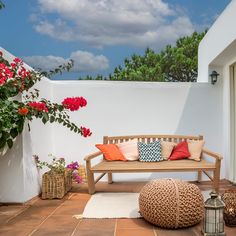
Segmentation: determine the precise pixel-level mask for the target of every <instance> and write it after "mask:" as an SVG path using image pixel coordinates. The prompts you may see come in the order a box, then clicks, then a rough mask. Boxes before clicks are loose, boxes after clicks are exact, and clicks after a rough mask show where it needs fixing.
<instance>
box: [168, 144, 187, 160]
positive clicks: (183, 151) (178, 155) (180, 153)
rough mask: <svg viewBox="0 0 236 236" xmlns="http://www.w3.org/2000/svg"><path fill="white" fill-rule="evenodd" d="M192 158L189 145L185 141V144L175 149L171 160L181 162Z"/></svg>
mask: <svg viewBox="0 0 236 236" xmlns="http://www.w3.org/2000/svg"><path fill="white" fill-rule="evenodd" d="M190 156H191V154H190V152H189V150H188V143H187V142H186V141H183V142H180V143H178V144H177V145H176V146H175V147H174V149H173V151H172V153H171V156H170V158H169V160H180V159H185V158H188V157H190Z"/></svg>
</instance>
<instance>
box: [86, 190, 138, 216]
mask: <svg viewBox="0 0 236 236" xmlns="http://www.w3.org/2000/svg"><path fill="white" fill-rule="evenodd" d="M138 196H139V193H96V194H94V195H93V196H92V197H91V198H90V199H89V201H88V203H87V205H86V207H85V209H84V212H83V218H139V217H141V216H140V214H139V212H138V211H139V206H138Z"/></svg>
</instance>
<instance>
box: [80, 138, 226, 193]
mask: <svg viewBox="0 0 236 236" xmlns="http://www.w3.org/2000/svg"><path fill="white" fill-rule="evenodd" d="M132 139H137V140H138V141H141V142H145V143H149V142H153V141H156V140H163V141H171V142H176V143H178V142H180V141H184V140H202V139H203V136H201V135H199V136H183V135H134V136H114V137H108V136H104V137H103V143H104V144H109V143H115V144H116V143H121V142H126V141H129V140H132ZM101 155H102V152H100V151H99V152H95V153H93V154H90V155H88V156H86V157H85V158H84V160H85V161H86V170H87V178H88V192H89V193H90V194H93V193H94V192H95V184H96V183H97V182H98V181H99V180H100V179H101V178H102V177H103V176H104V175H105V174H107V175H108V183H112V173H137V172H197V173H198V179H197V180H198V181H199V182H200V181H201V179H202V173H205V174H206V175H207V176H208V177H209V179H210V180H211V181H212V182H213V189H215V190H216V191H217V192H218V191H219V181H220V166H221V160H222V159H223V158H222V156H221V155H219V154H217V153H214V152H211V151H209V150H207V149H205V148H204V149H203V151H202V158H201V161H199V162H197V161H193V160H188V159H184V160H175V161H161V162H140V161H126V162H124V161H106V160H105V159H104V158H103V159H102V160H101V161H100V162H99V163H98V164H95V165H92V163H91V160H92V159H94V158H97V157H99V156H101ZM206 156H208V157H210V158H208V160H206V158H205V157H206ZM209 159H212V161H211V160H209ZM209 171H211V172H213V175H210V174H209ZM95 173H101V175H100V176H99V177H98V178H97V179H94V174H95Z"/></svg>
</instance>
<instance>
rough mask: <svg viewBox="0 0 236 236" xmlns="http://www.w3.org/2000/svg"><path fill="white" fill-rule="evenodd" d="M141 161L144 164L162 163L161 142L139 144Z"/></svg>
mask: <svg viewBox="0 0 236 236" xmlns="http://www.w3.org/2000/svg"><path fill="white" fill-rule="evenodd" d="M138 152H139V160H140V161H143V162H154V161H155V162H157V161H162V160H163V159H162V157H161V142H160V141H155V142H152V143H142V142H138Z"/></svg>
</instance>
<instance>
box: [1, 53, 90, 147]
mask: <svg viewBox="0 0 236 236" xmlns="http://www.w3.org/2000/svg"><path fill="white" fill-rule="evenodd" d="M72 66H73V62H70V63H68V64H67V65H61V66H59V67H58V68H56V69H55V70H53V71H50V72H49V73H46V72H39V71H35V70H29V69H26V67H25V66H24V63H23V61H22V60H20V59H19V58H15V59H14V60H13V61H12V62H9V61H7V60H6V59H4V57H3V53H2V52H1V51H0V148H3V147H9V148H11V147H12V146H13V141H14V139H15V138H16V137H17V136H18V135H19V134H21V133H22V131H23V128H24V124H25V122H26V121H32V120H33V119H34V118H39V119H41V120H42V122H43V123H44V124H45V123H47V122H50V123H53V122H58V123H60V124H62V125H63V126H65V127H67V128H68V129H70V130H71V131H73V132H75V133H78V134H80V135H82V136H84V137H88V136H90V135H91V134H92V133H91V131H90V129H88V128H85V127H82V126H77V125H76V124H74V123H73V122H71V121H70V119H69V118H70V117H69V115H68V111H77V110H79V109H80V108H82V107H85V106H86V105H87V101H86V99H84V98H83V97H70V98H65V99H64V100H63V101H62V102H61V104H58V103H52V102H50V101H49V100H47V99H44V98H39V90H37V89H34V90H32V89H31V90H30V91H29V89H30V88H31V87H32V86H33V85H34V84H35V83H36V82H38V81H40V80H41V78H42V77H43V76H45V75H46V76H48V77H50V75H53V74H55V73H58V72H60V73H61V71H62V70H69V69H70V68H71V67H72ZM19 94H22V95H23V97H24V99H22V100H19V99H16V98H15V96H16V95H19Z"/></svg>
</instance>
